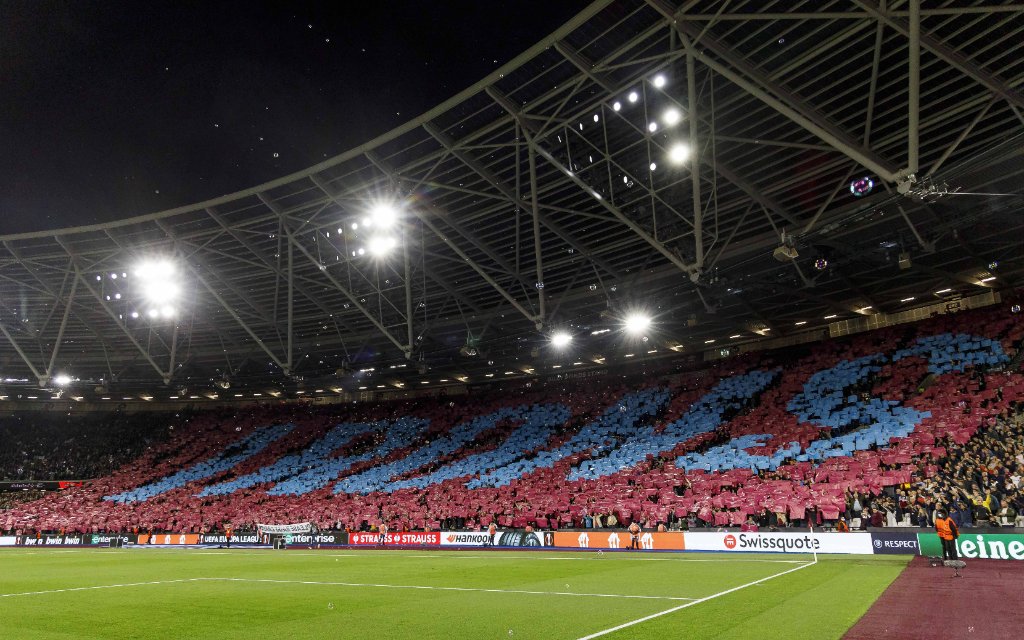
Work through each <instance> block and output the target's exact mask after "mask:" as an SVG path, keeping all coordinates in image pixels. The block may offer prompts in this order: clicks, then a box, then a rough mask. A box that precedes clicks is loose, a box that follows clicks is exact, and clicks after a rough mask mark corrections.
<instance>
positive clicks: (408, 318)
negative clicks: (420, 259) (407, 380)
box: [402, 227, 414, 360]
mask: <svg viewBox="0 0 1024 640" xmlns="http://www.w3.org/2000/svg"><path fill="white" fill-rule="evenodd" d="M402 257H403V259H404V261H405V331H406V341H407V342H408V349H406V352H405V358H406V360H412V348H413V344H414V342H413V337H412V334H413V327H412V261H411V260H410V259H409V230H408V229H406V228H405V227H402Z"/></svg>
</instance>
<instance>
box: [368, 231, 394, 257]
mask: <svg viewBox="0 0 1024 640" xmlns="http://www.w3.org/2000/svg"><path fill="white" fill-rule="evenodd" d="M396 246H398V241H397V240H395V239H394V238H392V237H391V236H373V237H372V238H370V241H369V242H368V243H367V245H366V249H367V251H369V252H370V253H371V254H373V255H375V256H377V257H378V258H383V257H384V256H386V255H387V254H388V253H390V252H391V250H392V249H394V248H395V247H396Z"/></svg>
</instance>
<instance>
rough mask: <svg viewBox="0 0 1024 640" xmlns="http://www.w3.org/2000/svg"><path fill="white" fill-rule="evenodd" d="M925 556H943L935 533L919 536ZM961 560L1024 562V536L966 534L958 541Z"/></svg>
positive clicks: (1010, 534)
mask: <svg viewBox="0 0 1024 640" xmlns="http://www.w3.org/2000/svg"><path fill="white" fill-rule="evenodd" d="M917 538H918V543H919V545H920V549H921V555H923V556H941V555H942V543H940V542H939V536H938V535H937V534H935V533H919V534H917ZM956 549H957V552H959V554H960V557H961V558H967V559H968V560H974V559H992V560H1024V534H1019V533H975V532H973V531H972V532H970V533H966V532H963V531H961V533H960V537H959V538H957V539H956Z"/></svg>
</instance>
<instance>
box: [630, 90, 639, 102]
mask: <svg viewBox="0 0 1024 640" xmlns="http://www.w3.org/2000/svg"><path fill="white" fill-rule="evenodd" d="M639 99H640V94H638V93H637V92H636V91H630V92H629V101H630V102H636V101H637V100H639Z"/></svg>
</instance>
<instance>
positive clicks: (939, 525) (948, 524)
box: [935, 509, 960, 560]
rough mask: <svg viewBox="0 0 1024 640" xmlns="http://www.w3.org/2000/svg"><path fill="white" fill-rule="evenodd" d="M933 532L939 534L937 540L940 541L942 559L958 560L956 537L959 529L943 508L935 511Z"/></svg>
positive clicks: (958, 535)
mask: <svg viewBox="0 0 1024 640" xmlns="http://www.w3.org/2000/svg"><path fill="white" fill-rule="evenodd" d="M935 533H937V534H938V535H939V541H940V542H942V559H943V560H959V559H960V557H959V556H958V555H957V551H956V539H957V538H959V537H960V530H959V529H958V528H957V526H956V522H954V521H953V518H950V517H949V514H948V513H946V510H945V509H937V510H936V511H935Z"/></svg>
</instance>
